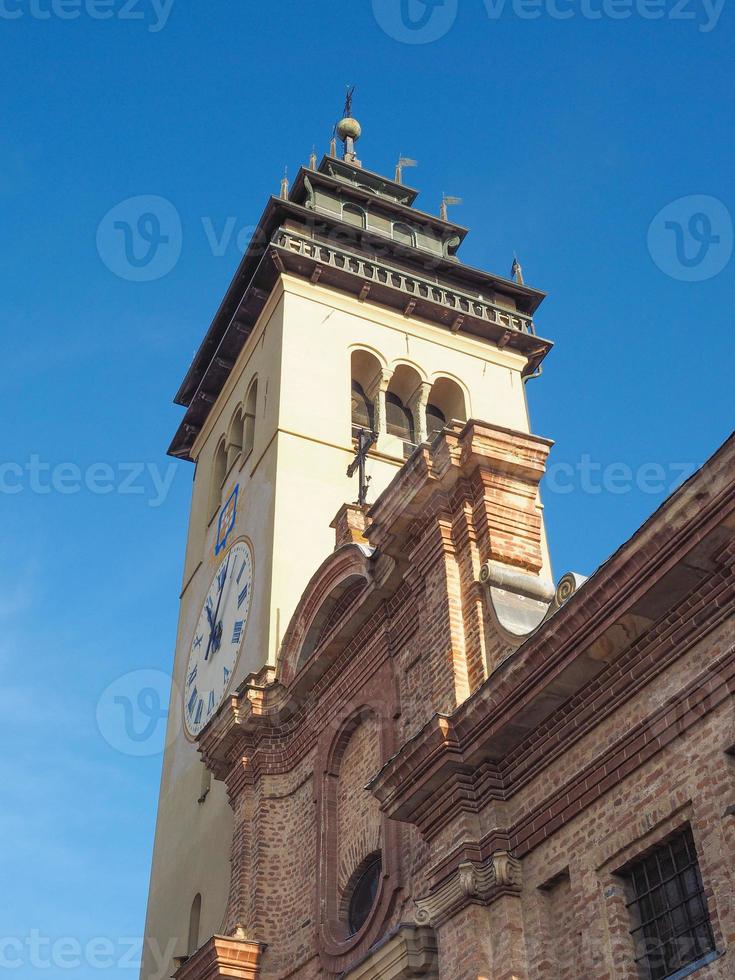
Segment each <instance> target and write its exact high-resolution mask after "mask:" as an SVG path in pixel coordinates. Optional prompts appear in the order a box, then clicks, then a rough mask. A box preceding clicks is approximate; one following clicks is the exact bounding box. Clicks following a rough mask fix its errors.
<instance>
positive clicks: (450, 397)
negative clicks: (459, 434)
mask: <svg viewBox="0 0 735 980" xmlns="http://www.w3.org/2000/svg"><path fill="white" fill-rule="evenodd" d="M453 420H456V421H458V422H466V421H467V407H466V405H465V397H464V392H463V391H462V389H461V388H460V386H459V385H458V384H457V382H456V381H452V379H451V378H437V379H436V381H435V382H434V384H433V385H432V386H431V392H430V394H429V401H428V404H427V406H426V434H427V438H428V439H429V440H431V439H434V438H435V437H436V435H437V434H438V433H439V432H441V430H442V429H443V428H444V426H445V425H447V424H448V423H449V422H452V421H453Z"/></svg>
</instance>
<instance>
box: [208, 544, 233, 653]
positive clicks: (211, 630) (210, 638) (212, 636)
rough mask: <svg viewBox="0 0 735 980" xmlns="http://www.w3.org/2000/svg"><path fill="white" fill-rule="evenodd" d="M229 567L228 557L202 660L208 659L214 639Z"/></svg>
mask: <svg viewBox="0 0 735 980" xmlns="http://www.w3.org/2000/svg"><path fill="white" fill-rule="evenodd" d="M229 567H230V556H229V555H228V556H227V564H226V565H225V574H224V575H223V576H222V581H221V583H220V587H219V595H218V596H217V608H216V609H215V611H214V616H213V617H212V619H210V623H211V624H212V627H211V629H210V631H209V643H207V652H206V653H205V654H204V659H205V660H208V659H209V651H210V650H211V648H212V640H213V639H214V634H215V630H216V629H217V617H218V616H219V606H220V603H221V602H222V593H223V592H224V590H225V582H226V581H227V570H228V569H229Z"/></svg>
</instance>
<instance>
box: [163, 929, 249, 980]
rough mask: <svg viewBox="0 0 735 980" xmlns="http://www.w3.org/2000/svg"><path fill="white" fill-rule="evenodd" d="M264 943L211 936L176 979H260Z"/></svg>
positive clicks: (178, 973) (179, 971)
mask: <svg viewBox="0 0 735 980" xmlns="http://www.w3.org/2000/svg"><path fill="white" fill-rule="evenodd" d="M264 951H265V946H264V944H263V943H257V942H251V941H248V940H245V939H233V938H232V937H229V936H213V937H212V938H211V939H210V940H209V942H208V943H205V944H204V946H202V947H201V949H199V950H197V952H196V953H194V955H193V956H190V957H189V959H188V960H186V962H185V963H184V964H183V965H182V966H180V967H179V969H178V970H177V971H176V973H175V974H174V978H175V980H224V978H225V977H232V978H236V980H260V977H261V959H262V956H263V952H264Z"/></svg>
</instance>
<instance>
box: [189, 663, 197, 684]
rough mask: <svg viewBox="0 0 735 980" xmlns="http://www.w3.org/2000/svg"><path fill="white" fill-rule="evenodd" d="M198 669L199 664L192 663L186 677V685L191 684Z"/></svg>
mask: <svg viewBox="0 0 735 980" xmlns="http://www.w3.org/2000/svg"><path fill="white" fill-rule="evenodd" d="M198 669H199V664H194V669H193V670H192V671H191V672H190V673H189V676H188V677H187V678H186V686H187V687H191V685H192V684H193V683H194V680H195V678H196V675H197V670H198Z"/></svg>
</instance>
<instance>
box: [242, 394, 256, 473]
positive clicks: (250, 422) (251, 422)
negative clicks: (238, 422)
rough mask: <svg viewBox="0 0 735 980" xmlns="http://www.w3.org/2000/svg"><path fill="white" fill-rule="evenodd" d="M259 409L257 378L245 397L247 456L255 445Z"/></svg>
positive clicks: (243, 428)
mask: <svg viewBox="0 0 735 980" xmlns="http://www.w3.org/2000/svg"><path fill="white" fill-rule="evenodd" d="M257 411H258V379H257V378H255V379H254V380H253V381H252V382H251V384H250V387H249V388H248V393H247V395H246V397H245V411H244V412H243V418H242V455H243V458H247V457H248V456H249V455H250V453H251V452H252V451H253V446H254V445H255V421H256V415H257Z"/></svg>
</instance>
